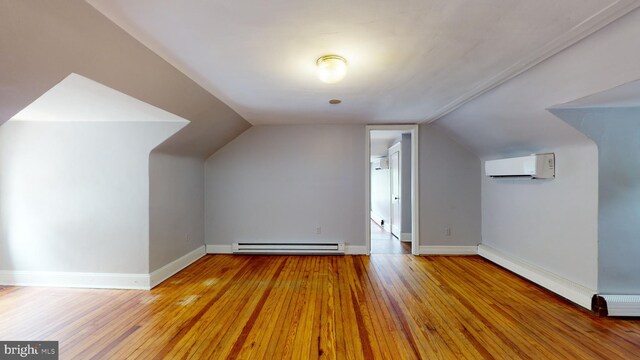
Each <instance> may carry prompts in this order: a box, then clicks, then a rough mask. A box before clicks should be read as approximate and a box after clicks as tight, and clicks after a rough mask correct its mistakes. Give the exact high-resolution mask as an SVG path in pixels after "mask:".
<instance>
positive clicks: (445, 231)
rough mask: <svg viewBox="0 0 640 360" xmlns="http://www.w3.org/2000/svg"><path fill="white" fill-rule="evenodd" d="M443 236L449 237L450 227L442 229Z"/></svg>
mask: <svg viewBox="0 0 640 360" xmlns="http://www.w3.org/2000/svg"><path fill="white" fill-rule="evenodd" d="M444 235H445V236H451V228H450V227H446V228H444Z"/></svg>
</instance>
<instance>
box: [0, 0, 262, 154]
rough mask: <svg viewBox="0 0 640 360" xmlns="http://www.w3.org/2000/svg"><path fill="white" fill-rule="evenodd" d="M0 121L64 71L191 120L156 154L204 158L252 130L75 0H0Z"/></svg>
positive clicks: (211, 98) (28, 102) (37, 94)
mask: <svg viewBox="0 0 640 360" xmlns="http://www.w3.org/2000/svg"><path fill="white" fill-rule="evenodd" d="M0 69H2V70H1V71H0V124H2V123H4V122H5V121H7V120H9V119H10V118H11V117H13V116H14V115H15V114H16V113H18V112H19V111H21V110H22V109H24V108H25V107H26V106H27V105H29V104H30V103H32V102H33V101H34V100H36V99H37V98H38V97H40V96H41V95H42V94H44V93H45V92H46V91H48V90H49V89H51V88H52V87H53V86H54V85H56V84H58V83H59V82H60V81H62V80H63V79H64V78H66V77H67V76H69V74H71V73H76V74H79V75H82V76H84V77H86V78H88V79H91V80H93V81H96V82H99V83H101V84H103V85H105V86H107V87H109V88H112V89H115V90H118V91H120V92H122V93H124V94H127V95H129V96H132V97H134V98H136V99H138V100H140V101H143V102H146V103H148V104H151V105H153V106H156V107H158V108H160V109H163V110H165V111H168V112H170V113H173V114H175V115H177V116H180V117H182V118H185V119H187V120H189V121H190V123H189V125H187V126H186V127H184V128H183V129H182V130H181V131H180V132H178V133H177V134H176V135H174V136H173V137H171V138H170V139H168V140H167V141H166V142H165V143H163V144H161V145H160V147H159V148H158V149H159V150H160V151H164V152H169V153H174V154H179V155H186V156H195V157H200V158H206V157H208V156H209V155H211V154H212V153H213V152H215V151H216V150H217V149H218V148H220V147H222V146H224V145H225V144H226V143H227V142H229V141H230V140H231V139H233V138H235V137H236V136H237V135H239V134H240V133H242V132H243V131H244V130H246V129H247V128H248V127H250V126H251V125H250V124H249V123H247V122H246V121H245V120H244V119H243V118H242V117H241V116H240V115H238V114H237V113H236V112H235V111H233V110H232V109H231V108H229V107H228V106H227V105H225V104H224V103H223V102H221V101H220V100H218V99H217V98H215V97H214V96H212V95H211V94H210V93H209V92H207V91H206V90H204V89H202V88H201V87H200V86H199V85H198V84H196V83H195V82H193V81H192V80H191V79H189V78H188V77H187V76H185V75H184V74H183V73H181V72H180V71H179V70H177V69H175V68H174V67H173V66H171V65H170V64H169V63H167V62H166V61H164V60H163V59H162V58H160V57H159V56H158V55H156V54H155V53H153V52H152V51H150V50H149V49H147V48H146V47H145V46H144V45H142V44H141V43H139V42H138V41H136V40H135V39H133V38H132V37H131V36H130V35H129V34H127V33H126V32H124V31H123V30H122V29H120V28H119V27H118V26H117V25H115V24H113V23H112V22H111V21H109V19H107V18H105V17H104V16H103V15H102V14H100V13H99V12H98V11H96V10H95V9H94V8H93V7H92V6H91V5H89V4H88V3H86V2H85V1H82V0H69V1H48V0H26V1H22V0H7V1H0Z"/></svg>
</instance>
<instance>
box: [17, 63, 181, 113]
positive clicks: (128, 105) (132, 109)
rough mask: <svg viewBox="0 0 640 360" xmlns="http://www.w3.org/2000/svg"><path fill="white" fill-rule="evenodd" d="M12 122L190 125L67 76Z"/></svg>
mask: <svg viewBox="0 0 640 360" xmlns="http://www.w3.org/2000/svg"><path fill="white" fill-rule="evenodd" d="M9 121H63V122H71V121H82V122H87V121H88V122H95V121H100V122H102V121H110V122H113V121H118V122H141V121H142V122H148V121H160V122H178V123H184V124H185V125H186V124H188V123H189V121H188V120H185V119H184V118H182V117H179V116H177V115H174V114H172V113H170V112H168V111H164V110H162V109H160V108H157V107H155V106H153V105H149V104H147V103H145V102H143V101H140V100H138V99H135V98H133V97H131V96H129V95H126V94H123V93H121V92H119V91H116V90H113V89H111V88H110V87H107V86H104V85H102V84H100V83H97V82H95V81H93V80H90V79H87V78H86V77H84V76H81V75H78V74H70V75H69V76H67V77H66V78H65V79H64V80H62V81H61V82H59V83H58V84H56V85H55V86H54V87H52V88H51V89H49V91H47V92H45V93H44V94H43V95H42V96H40V97H39V98H38V99H36V100H35V101H34V102H32V103H31V104H29V106H27V107H26V108H24V109H23V110H22V111H20V112H19V113H17V114H16V115H14V116H13V117H12V118H11V119H10V120H9Z"/></svg>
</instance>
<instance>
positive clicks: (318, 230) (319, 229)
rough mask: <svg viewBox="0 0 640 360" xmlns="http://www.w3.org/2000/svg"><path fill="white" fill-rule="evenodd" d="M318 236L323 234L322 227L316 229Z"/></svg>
mask: <svg viewBox="0 0 640 360" xmlns="http://www.w3.org/2000/svg"><path fill="white" fill-rule="evenodd" d="M316 234H318V235H320V234H322V228H321V227H319V226H318V227H317V228H316Z"/></svg>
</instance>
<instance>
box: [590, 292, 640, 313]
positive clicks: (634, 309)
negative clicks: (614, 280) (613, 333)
mask: <svg viewBox="0 0 640 360" xmlns="http://www.w3.org/2000/svg"><path fill="white" fill-rule="evenodd" d="M599 296H600V297H602V298H604V300H606V309H607V310H606V311H607V313H606V315H608V316H640V295H599Z"/></svg>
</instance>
